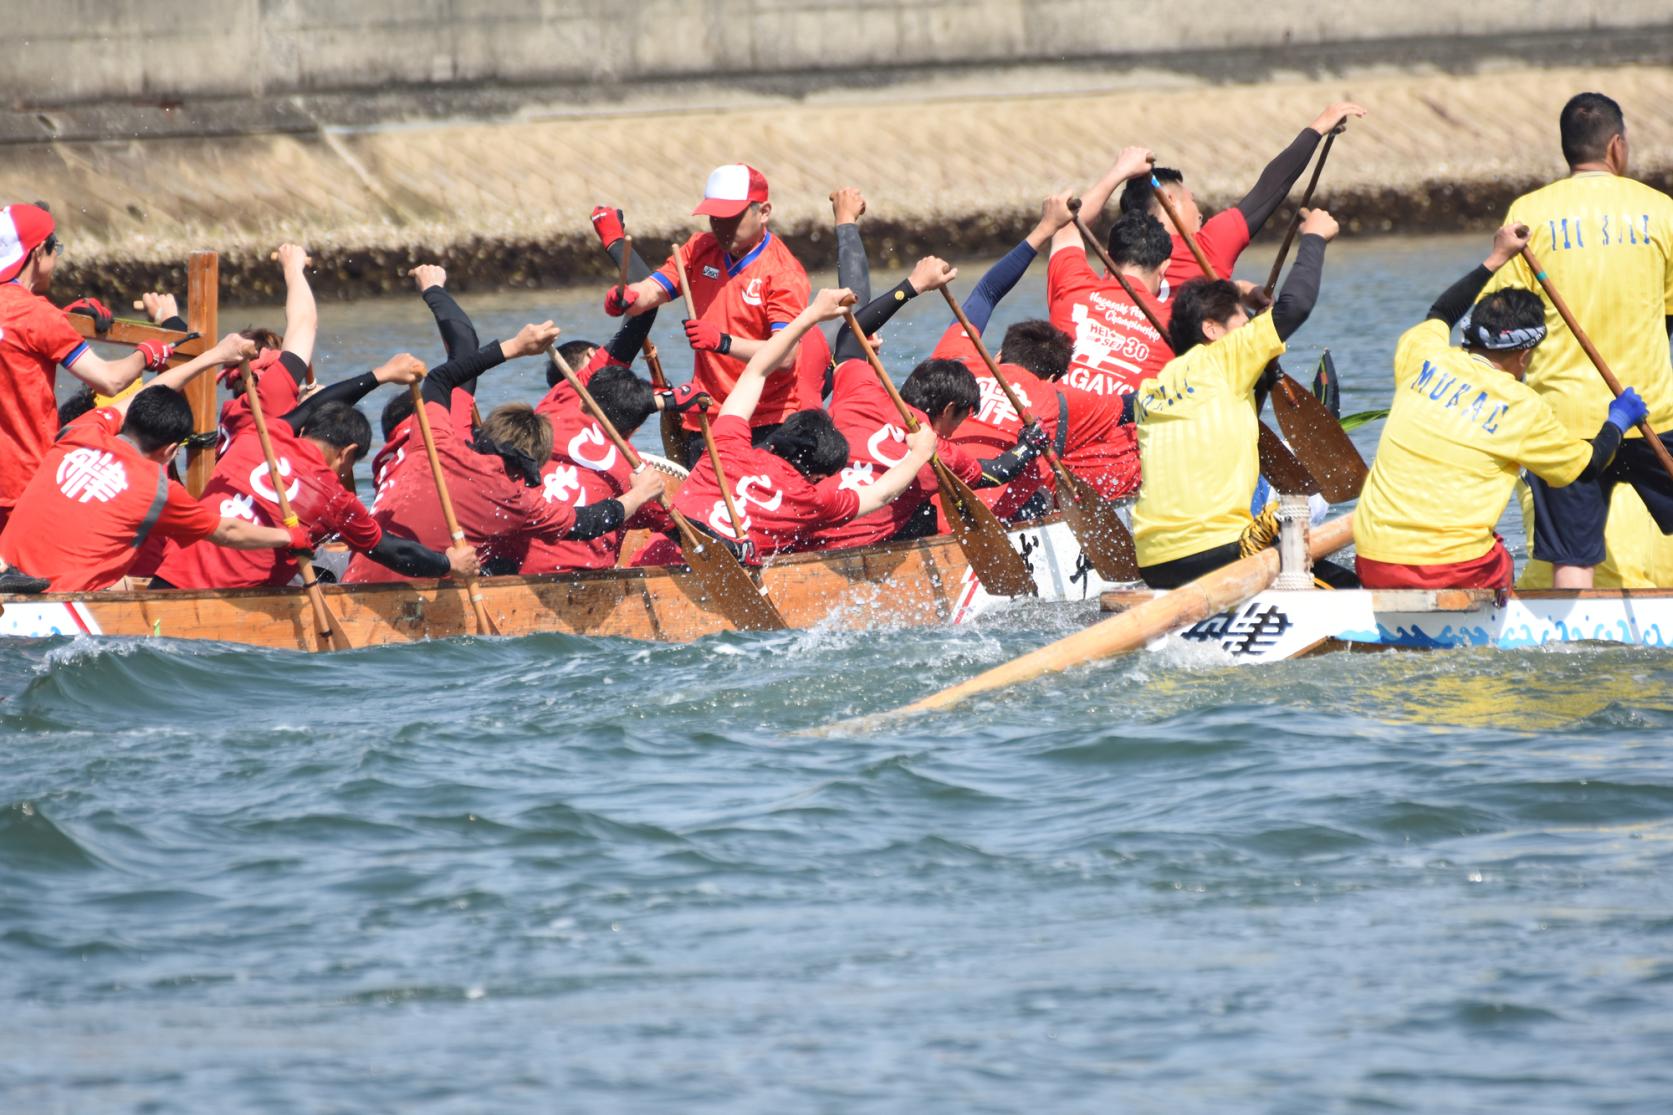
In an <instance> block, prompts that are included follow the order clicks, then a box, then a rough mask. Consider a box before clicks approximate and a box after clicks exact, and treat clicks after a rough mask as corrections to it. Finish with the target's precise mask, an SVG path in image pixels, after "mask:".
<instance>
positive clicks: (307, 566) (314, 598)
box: [238, 360, 349, 650]
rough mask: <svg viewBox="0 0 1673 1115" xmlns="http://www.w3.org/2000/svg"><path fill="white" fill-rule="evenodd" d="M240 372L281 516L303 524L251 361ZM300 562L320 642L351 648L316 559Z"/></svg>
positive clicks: (301, 556) (299, 556) (287, 523)
mask: <svg viewBox="0 0 1673 1115" xmlns="http://www.w3.org/2000/svg"><path fill="white" fill-rule="evenodd" d="M238 363H239V374H240V375H242V376H243V377H244V396H245V398H247V399H248V400H249V402H250V418H251V419H252V420H253V421H254V422H255V426H256V437H257V438H258V439H260V441H261V455H262V457H263V458H265V459H266V461H267V477H268V479H269V480H271V481H272V482H273V497H274V502H276V503H277V504H278V505H279V517H280V520H281V521H282V522H283V523H284V525H285V526H286V527H287V528H288V527H294V526H299V525H300V524H301V520H300V519H298V518H297V517H296V514H295V512H293V511H292V510H291V509H290V497H288V496H287V495H285V481H284V478H283V477H282V476H281V475H280V473H279V457H278V455H277V454H276V453H274V452H273V439H272V437H270V436H269V435H268V432H267V420H266V418H265V416H263V414H262V410H261V395H260V393H259V392H257V391H256V376H255V373H254V372H252V371H250V362H249V361H248V360H240V361H239V362H238ZM294 556H295V557H296V565H297V568H299V569H300V570H301V571H302V590H303V591H304V592H305V593H307V596H308V603H309V604H310V605H311V606H312V607H313V610H314V622H315V623H316V624H317V625H318V627H319V630H318V631H317V632H316V633H315V634H316V635H317V636H318V638H319V645H321V646H325V645H327V644H329V645H330V646H332V647H333V648H334V649H336V650H348V649H349V645H348V638H347V636H346V635H345V634H344V633H343V629H342V627H341V625H339V624H338V623H337V617H336V616H334V615H332V614H331V608H330V606H329V605H328V604H326V602H325V593H324V592H322V591H321V590H320V586H319V577H318V576H317V575H316V574H315V573H314V559H313V558H311V557H309V556H308V555H307V554H296V555H294Z"/></svg>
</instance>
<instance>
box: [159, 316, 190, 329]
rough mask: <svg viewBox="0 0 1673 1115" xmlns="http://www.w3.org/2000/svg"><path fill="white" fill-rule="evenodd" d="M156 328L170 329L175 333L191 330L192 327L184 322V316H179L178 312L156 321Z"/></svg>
mask: <svg viewBox="0 0 1673 1115" xmlns="http://www.w3.org/2000/svg"><path fill="white" fill-rule="evenodd" d="M157 328H158V329H172V330H174V331H175V332H176V333H188V332H190V331H191V328H192V327H191V326H190V325H187V324H186V319H185V318H183V317H181V316H180V315H179V314H175V315H174V316H173V317H170V318H164V319H163V320H162V321H159V322H158V323H157Z"/></svg>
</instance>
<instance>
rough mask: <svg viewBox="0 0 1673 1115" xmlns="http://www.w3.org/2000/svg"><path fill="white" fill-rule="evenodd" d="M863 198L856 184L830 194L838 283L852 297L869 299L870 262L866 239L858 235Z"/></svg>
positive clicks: (863, 209)
mask: <svg viewBox="0 0 1673 1115" xmlns="http://www.w3.org/2000/svg"><path fill="white" fill-rule="evenodd" d="M865 211H866V199H865V197H864V196H863V195H862V194H861V193H860V191H859V188H858V187H856V186H844V187H842V188H841V189H840V190H837V191H836V192H835V193H833V194H831V212H832V213H833V214H834V215H835V216H836V244H837V286H840V287H847V288H848V289H849V290H851V291H853V292H854V298H855V299H856V300H857V301H859V302H861V303H866V302H870V301H871V263H870V261H869V260H867V259H866V245H865V241H863V240H862V239H861V238H860V218H861V217H862V216H864V215H865Z"/></svg>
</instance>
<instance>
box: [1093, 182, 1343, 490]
mask: <svg viewBox="0 0 1673 1115" xmlns="http://www.w3.org/2000/svg"><path fill="white" fill-rule="evenodd" d="M1069 211H1070V212H1071V213H1073V214H1074V215H1075V228H1076V229H1077V230H1079V232H1080V237H1081V239H1082V240H1083V241H1085V242H1086V243H1088V244H1091V245H1092V248H1093V250H1094V251H1096V252H1097V253H1098V258H1099V259H1100V260H1102V261H1103V263H1104V269H1105V270H1106V271H1108V272H1109V273H1110V275H1111V277H1113V278H1114V279H1115V281H1116V282H1117V283H1119V284H1121V289H1122V290H1123V291H1125V292H1126V293H1127V298H1128V299H1129V300H1130V301H1131V302H1132V303H1133V305H1135V306H1137V307H1138V308H1139V312H1140V313H1141V314H1143V315H1144V317H1145V320H1146V321H1148V322H1150V328H1152V329H1154V330H1156V332H1158V333H1160V334H1161V335H1162V342H1163V343H1164V344H1166V343H1167V340H1168V329H1167V326H1165V325H1163V324H1162V322H1161V320H1160V319H1159V318H1158V317H1157V316H1156V312H1155V311H1154V310H1152V309H1151V308H1150V307H1149V305H1147V304H1146V303H1144V302H1142V301H1140V300H1139V295H1138V291H1137V290H1136V289H1134V287H1133V284H1132V282H1131V281H1130V280H1129V279H1128V278H1127V276H1126V275H1124V274H1122V273H1121V268H1119V267H1117V266H1116V265H1115V259H1114V257H1112V256H1111V255H1110V253H1109V250H1108V249H1107V248H1105V247H1104V243H1103V241H1101V240H1099V239H1098V238H1097V237H1096V236H1093V235H1092V230H1091V229H1090V228H1087V227H1086V221H1085V220H1084V219H1083V218H1082V217H1081V215H1080V198H1078V197H1076V198H1070V199H1069ZM1258 448H1259V451H1260V460H1261V474H1262V475H1264V476H1265V477H1266V478H1267V479H1268V480H1270V481H1271V482H1272V483H1273V485H1274V486H1275V487H1276V488H1277V489H1278V490H1279V491H1280V492H1300V493H1302V494H1303V495H1312V494H1313V493H1314V492H1317V491H1318V490H1319V482H1318V481H1317V480H1314V479H1313V474H1312V473H1310V472H1308V471H1307V469H1306V466H1304V465H1303V464H1302V463H1301V462H1300V461H1298V460H1296V457H1295V454H1294V453H1291V452H1290V447H1289V446H1287V445H1285V444H1284V440H1283V439H1282V438H1280V437H1279V436H1278V435H1277V434H1275V433H1273V431H1272V427H1271V426H1268V425H1267V424H1266V423H1265V422H1262V423H1260V441H1259V444H1258Z"/></svg>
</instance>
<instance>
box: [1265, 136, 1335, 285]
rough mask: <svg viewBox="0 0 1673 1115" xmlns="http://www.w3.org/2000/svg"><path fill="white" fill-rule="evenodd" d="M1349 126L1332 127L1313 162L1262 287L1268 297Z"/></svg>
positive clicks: (1276, 282)
mask: <svg viewBox="0 0 1673 1115" xmlns="http://www.w3.org/2000/svg"><path fill="white" fill-rule="evenodd" d="M1347 127H1348V122H1347V121H1346V120H1344V121H1342V122H1341V123H1340V124H1338V125H1336V126H1335V127H1334V128H1332V129H1330V133H1329V134H1328V135H1326V136H1325V137H1324V146H1323V147H1321V148H1320V149H1319V161H1318V162H1316V163H1314V164H1313V176H1312V177H1311V178H1309V179H1307V188H1306V189H1305V190H1302V191H1301V204H1299V205H1297V206H1296V207H1295V215H1294V216H1293V217H1291V218H1290V226H1289V228H1287V229H1285V230H1284V243H1283V244H1282V245H1281V246H1280V247H1279V248H1278V258H1277V259H1275V260H1273V261H1272V270H1271V271H1270V272H1268V273H1267V276H1266V286H1264V287H1262V288H1261V289H1263V290H1265V291H1266V294H1267V297H1268V298H1270V297H1272V292H1273V291H1274V290H1276V289H1277V288H1278V276H1279V275H1280V274H1281V273H1282V272H1283V270H1284V261H1285V260H1286V259H1288V258H1289V255H1290V245H1291V244H1293V243H1294V242H1295V234H1296V232H1297V231H1298V230H1299V229H1300V228H1301V211H1302V210H1303V209H1306V208H1307V207H1308V206H1309V205H1311V204H1312V203H1313V190H1314V189H1315V188H1317V186H1318V184H1319V175H1321V174H1323V173H1324V161H1325V160H1326V159H1328V158H1330V147H1331V144H1333V143H1335V142H1336V137H1337V136H1339V135H1341V134H1342V133H1343V132H1344V131H1345V130H1346V129H1347Z"/></svg>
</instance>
